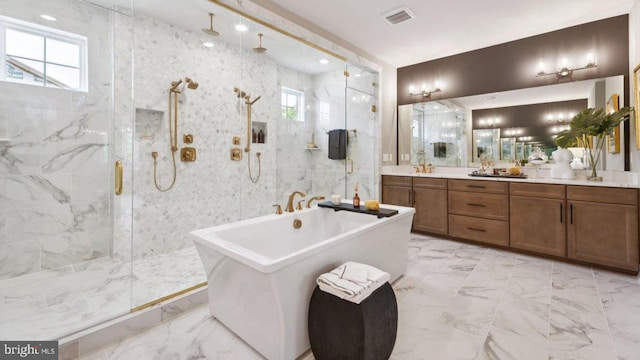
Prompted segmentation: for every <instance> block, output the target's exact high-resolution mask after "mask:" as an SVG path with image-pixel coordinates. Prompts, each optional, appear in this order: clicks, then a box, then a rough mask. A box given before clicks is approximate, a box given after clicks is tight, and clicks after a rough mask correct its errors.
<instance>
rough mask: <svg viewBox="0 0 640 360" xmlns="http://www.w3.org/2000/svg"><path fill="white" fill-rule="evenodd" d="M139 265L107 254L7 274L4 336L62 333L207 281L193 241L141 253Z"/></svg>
mask: <svg viewBox="0 0 640 360" xmlns="http://www.w3.org/2000/svg"><path fill="white" fill-rule="evenodd" d="M133 269H134V271H136V272H134V273H133V275H132V274H131V271H132V265H131V263H130V262H122V261H120V260H117V259H112V258H109V257H103V258H98V259H94V260H90V261H85V262H82V263H78V264H73V265H68V266H64V267H61V268H56V269H51V270H46V271H41V272H38V273H32V274H28V275H24V276H20V277H17V278H12V279H6V280H1V281H0V289H2V290H1V292H0V295H1V299H0V321H1V322H2V323H3V326H2V329H0V338H1V339H8V340H12V339H36V338H38V339H39V338H57V337H60V336H62V335H64V334H68V333H71V332H74V331H78V330H81V329H83V328H85V327H87V326H90V325H92V324H97V323H100V322H102V321H105V320H108V319H110V318H113V317H115V316H118V315H121V314H124V313H127V312H129V310H130V309H131V308H132V307H134V306H136V305H140V304H144V303H147V302H150V301H152V300H155V299H158V298H159V297H162V296H166V295H168V294H171V293H174V292H177V291H179V290H183V289H185V288H188V287H191V286H193V285H196V284H199V283H202V282H204V281H206V277H205V274H204V268H203V267H202V264H201V262H200V259H199V257H198V254H197V252H196V251H195V248H193V247H191V248H188V249H183V250H179V251H176V252H175V253H171V254H160V255H156V256H153V257H148V258H142V259H138V260H136V261H135V262H134V266H133ZM138 274H139V275H140V276H138ZM5 325H6V326H5ZM4 330H6V332H5V331H4ZM45 336H46V337H45Z"/></svg>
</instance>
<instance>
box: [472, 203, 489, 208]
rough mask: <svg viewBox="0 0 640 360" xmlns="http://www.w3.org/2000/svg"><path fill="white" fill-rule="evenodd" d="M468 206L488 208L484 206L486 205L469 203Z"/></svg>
mask: <svg viewBox="0 0 640 360" xmlns="http://www.w3.org/2000/svg"><path fill="white" fill-rule="evenodd" d="M467 205H469V206H480V207H487V205H484V204H473V203H467Z"/></svg>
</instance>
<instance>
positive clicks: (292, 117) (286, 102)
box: [280, 86, 304, 121]
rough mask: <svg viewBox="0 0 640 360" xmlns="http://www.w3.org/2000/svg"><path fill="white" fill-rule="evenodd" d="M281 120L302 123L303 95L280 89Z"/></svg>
mask: <svg viewBox="0 0 640 360" xmlns="http://www.w3.org/2000/svg"><path fill="white" fill-rule="evenodd" d="M280 101H281V104H282V120H289V121H304V93H303V92H302V91H298V90H294V89H290V88H286V87H284V86H283V87H282V91H281V93H280Z"/></svg>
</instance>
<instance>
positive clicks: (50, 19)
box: [40, 14, 57, 21]
mask: <svg viewBox="0 0 640 360" xmlns="http://www.w3.org/2000/svg"><path fill="white" fill-rule="evenodd" d="M40 17H41V18H43V19H45V20H49V21H56V20H57V19H56V18H54V17H53V16H51V15H45V14H43V15H40Z"/></svg>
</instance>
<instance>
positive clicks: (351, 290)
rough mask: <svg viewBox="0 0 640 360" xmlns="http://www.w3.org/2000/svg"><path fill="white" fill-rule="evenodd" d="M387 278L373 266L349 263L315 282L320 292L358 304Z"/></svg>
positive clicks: (386, 274)
mask: <svg viewBox="0 0 640 360" xmlns="http://www.w3.org/2000/svg"><path fill="white" fill-rule="evenodd" d="M389 278H390V275H389V273H386V272H384V271H382V270H379V269H376V268H375V267H373V266H370V265H365V264H360V263H356V262H351V261H350V262H347V263H344V264H342V265H340V266H339V267H337V268H335V269H333V270H331V271H330V272H328V273H324V274H322V275H320V276H319V277H318V279H317V280H316V282H317V283H318V286H319V287H320V290H322V291H325V292H327V293H330V294H332V295H335V296H337V297H339V298H341V299H345V300H348V301H351V302H354V303H356V304H359V303H360V302H361V301H362V300H364V299H366V298H367V297H368V296H369V295H371V293H372V292H373V291H375V290H376V289H377V288H379V287H380V285H382V284H384V283H385V282H387V281H388V280H389Z"/></svg>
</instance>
